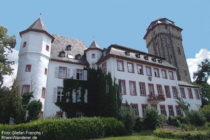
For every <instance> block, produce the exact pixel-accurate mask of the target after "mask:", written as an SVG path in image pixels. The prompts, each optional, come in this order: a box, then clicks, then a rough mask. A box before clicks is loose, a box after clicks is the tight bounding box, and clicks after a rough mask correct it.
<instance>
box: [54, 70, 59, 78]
mask: <svg viewBox="0 0 210 140" xmlns="http://www.w3.org/2000/svg"><path fill="white" fill-rule="evenodd" d="M58 72H59V67H56V68H55V77H56V78H59V77H58Z"/></svg>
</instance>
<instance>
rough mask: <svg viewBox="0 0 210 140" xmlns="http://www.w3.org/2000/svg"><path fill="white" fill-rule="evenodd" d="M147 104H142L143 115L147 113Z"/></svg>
mask: <svg viewBox="0 0 210 140" xmlns="http://www.w3.org/2000/svg"><path fill="white" fill-rule="evenodd" d="M147 106H148V105H147V104H142V105H141V107H142V115H143V116H144V115H145V111H146V108H147Z"/></svg>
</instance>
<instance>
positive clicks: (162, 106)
mask: <svg viewBox="0 0 210 140" xmlns="http://www.w3.org/2000/svg"><path fill="white" fill-rule="evenodd" d="M160 113H161V114H162V115H165V116H167V114H166V108H165V105H160Z"/></svg>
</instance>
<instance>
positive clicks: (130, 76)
mask: <svg viewBox="0 0 210 140" xmlns="http://www.w3.org/2000/svg"><path fill="white" fill-rule="evenodd" d="M117 60H118V59H116V58H113V57H112V58H109V59H108V60H106V64H107V71H108V72H110V73H111V75H112V78H113V79H114V78H115V79H116V82H117V83H118V79H122V80H125V81H126V95H122V97H123V103H125V102H128V103H129V104H131V103H132V104H138V109H139V114H140V116H142V106H141V105H142V104H148V105H149V104H150V103H148V101H147V100H148V96H140V88H139V82H144V83H145V85H146V93H147V95H148V84H149V83H151V84H154V89H155V94H157V87H156V85H157V84H161V85H162V89H163V93H164V95H165V88H164V86H165V85H167V86H169V87H170V93H171V98H165V99H166V100H165V101H162V102H159V103H158V104H157V107H158V110H159V112H160V105H165V107H166V112H167V114H169V112H168V105H173V110H174V114H175V115H176V108H175V105H177V103H176V99H175V98H174V97H173V92H172V86H175V87H176V88H177V91H178V95H179V96H180V91H179V85H178V82H177V76H176V72H175V70H174V71H173V74H174V77H175V80H170V79H169V75H168V71H171V70H168V69H166V68H160V67H159V72H160V77H155V76H154V69H153V68H154V66H152V65H145V64H141V65H143V67H144V69H143V70H144V75H140V74H138V73H137V63H136V62H132V63H133V64H134V73H129V72H128V70H127V62H131V61H126V60H123V62H124V72H121V71H118V70H117ZM119 60H120V59H119ZM102 64H103V63H102ZM138 64H140V63H138ZM146 66H151V67H152V81H149V80H148V76H147V75H146ZM155 68H158V67H155ZM161 69H166V71H167V77H168V79H163V78H162V73H161ZM129 81H135V82H136V91H137V96H131V95H130V91H129V90H130V89H129ZM185 90H186V91H185V94H186V96H187V99H185V101H186V102H188V103H189V104H190V105H191V109H195V110H197V109H198V108H199V106H200V105H201V101H200V100H198V99H196V98H195V93H194V89H192V92H193V96H194V99H189V97H188V91H187V89H185ZM165 97H166V96H165Z"/></svg>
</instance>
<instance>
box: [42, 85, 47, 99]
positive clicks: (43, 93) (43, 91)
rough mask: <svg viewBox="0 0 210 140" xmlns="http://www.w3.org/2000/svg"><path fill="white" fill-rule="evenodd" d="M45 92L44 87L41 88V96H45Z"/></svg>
mask: <svg viewBox="0 0 210 140" xmlns="http://www.w3.org/2000/svg"><path fill="white" fill-rule="evenodd" d="M45 94H46V88H44V87H43V88H42V98H45Z"/></svg>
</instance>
